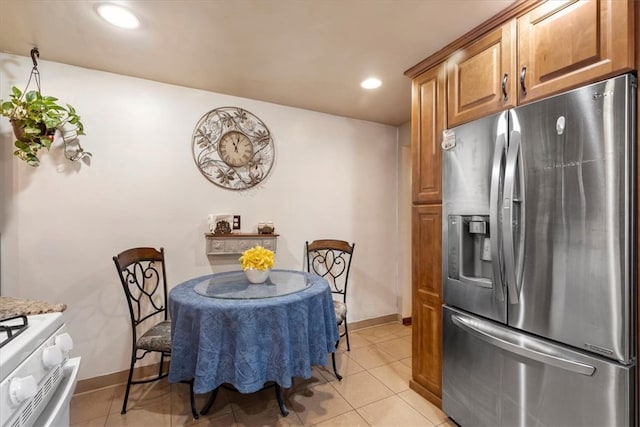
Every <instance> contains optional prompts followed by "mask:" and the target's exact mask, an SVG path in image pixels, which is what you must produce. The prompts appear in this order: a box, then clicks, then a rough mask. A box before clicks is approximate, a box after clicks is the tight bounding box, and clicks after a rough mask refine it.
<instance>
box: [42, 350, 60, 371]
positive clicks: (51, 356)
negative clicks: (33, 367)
mask: <svg viewBox="0 0 640 427" xmlns="http://www.w3.org/2000/svg"><path fill="white" fill-rule="evenodd" d="M62 359H63V357H62V352H61V351H60V349H59V348H58V347H57V346H55V345H52V346H51V347H47V348H45V349H44V350H43V351H42V363H43V364H44V366H45V368H47V369H51V368H54V367H56V366H58V365H60V363H62Z"/></svg>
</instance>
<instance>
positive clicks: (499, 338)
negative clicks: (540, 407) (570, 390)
mask: <svg viewBox="0 0 640 427" xmlns="http://www.w3.org/2000/svg"><path fill="white" fill-rule="evenodd" d="M451 320H452V322H453V323H454V324H455V325H456V326H458V327H459V328H461V329H463V330H464V331H466V332H467V333H469V334H471V335H473V336H474V337H476V338H478V339H481V340H483V341H485V342H487V343H489V344H491V345H493V346H495V347H498V348H500V349H502V350H505V351H507V352H509V353H513V354H517V355H518V356H521V357H524V358H527V359H531V360H535V361H537V362H540V363H543V364H545V365H551V366H555V367H557V368H560V369H564V370H566V371H571V372H575V373H577V374H581V375H586V376H592V375H593V374H594V372H595V371H596V368H595V367H594V366H591V365H587V364H586V363H582V362H578V361H575V360H571V359H567V358H565V357H560V356H557V355H554V354H550V353H548V352H545V351H544V350H545V349H544V348H541V346H540V344H537V345H536V347H538V348H535V349H534V348H530V347H527V345H526V340H527V338H526V337H523V336H522V334H516V333H512V332H509V331H507V330H500V329H498V328H494V327H491V325H490V324H488V326H489V327H485V326H484V325H482V324H480V323H479V322H477V321H474V320H472V319H467V318H464V317H462V316H459V315H453V316H451ZM483 329H487V330H483Z"/></svg>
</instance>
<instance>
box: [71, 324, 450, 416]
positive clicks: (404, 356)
mask: <svg viewBox="0 0 640 427" xmlns="http://www.w3.org/2000/svg"><path fill="white" fill-rule="evenodd" d="M349 338H350V342H351V351H346V342H345V339H344V338H343V339H342V340H341V344H340V348H339V350H338V352H337V355H336V359H337V362H338V371H339V372H340V373H341V374H342V375H343V379H342V381H337V380H336V378H335V376H334V374H333V370H332V368H331V358H330V357H329V358H328V359H327V365H326V366H325V367H314V368H313V375H312V377H311V378H310V379H308V380H303V379H300V378H297V379H294V384H293V386H292V387H291V388H289V389H283V395H284V399H285V404H286V405H287V408H288V409H289V416H287V417H283V416H282V415H281V414H280V411H279V408H278V404H277V402H276V398H275V394H274V391H273V389H272V388H271V389H266V390H263V391H260V392H257V393H252V394H240V393H235V392H232V391H228V390H225V389H221V390H220V392H219V393H218V397H217V399H216V403H215V404H214V407H213V408H212V409H211V410H210V411H209V413H208V414H207V415H206V416H204V415H203V416H201V417H200V419H199V420H194V419H193V418H192V417H191V410H190V406H189V390H188V386H187V385H186V384H169V383H168V382H167V381H166V380H161V381H157V382H155V383H151V384H145V385H138V386H132V389H131V394H130V397H129V405H128V406H129V407H128V409H127V413H126V415H121V414H120V409H121V406H122V397H123V395H124V385H120V386H114V387H109V388H105V389H101V390H96V391H92V392H87V393H83V394H78V395H75V396H74V397H73V399H72V401H71V426H73V427H79V426H90V427H94V426H136V427H137V426H154V427H164V426H166V427H171V426H214V425H215V426H238V427H240V426H349V427H356V426H381V427H382V426H389V427H412V426H425V427H431V426H443V427H444V426H447V427H453V426H455V424H454V423H453V422H451V421H450V420H449V419H448V418H447V416H446V415H445V414H444V413H443V412H442V411H441V410H440V409H438V408H437V407H435V406H434V405H432V404H431V403H429V402H428V401H426V400H425V399H423V398H422V397H421V396H420V395H418V394H417V393H415V392H414V391H413V390H411V389H409V379H410V377H411V327H410V326H403V325H401V324H399V323H387V324H384V325H380V326H375V327H372V328H367V329H360V330H357V331H353V332H350V333H349ZM207 397H208V395H202V396H197V397H196V403H197V407H198V408H202V406H203V405H204V403H205V401H206V399H207Z"/></svg>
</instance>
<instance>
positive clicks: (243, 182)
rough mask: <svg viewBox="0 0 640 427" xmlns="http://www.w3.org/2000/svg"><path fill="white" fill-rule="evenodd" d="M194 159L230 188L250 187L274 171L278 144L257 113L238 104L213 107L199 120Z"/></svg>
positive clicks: (207, 174) (206, 173)
mask: <svg viewBox="0 0 640 427" xmlns="http://www.w3.org/2000/svg"><path fill="white" fill-rule="evenodd" d="M191 142H192V150H193V159H194V160H195V162H196V166H197V167H198V169H199V170H200V172H202V174H203V175H204V176H205V177H206V178H207V179H208V180H209V181H211V182H212V183H214V184H216V185H218V186H220V187H223V188H226V189H229V190H246V189H249V188H251V187H254V186H256V185H258V184H259V183H261V182H262V181H263V180H264V179H265V178H266V177H267V176H268V175H269V172H271V168H272V167H273V162H274V159H275V147H274V143H273V139H272V138H271V132H269V129H268V128H267V126H266V125H265V124H264V123H263V122H262V121H261V120H260V119H259V118H257V117H256V116H254V115H253V114H251V113H250V112H248V111H247V110H244V109H242V108H237V107H221V108H216V109H215V110H211V111H209V112H208V113H207V114H205V115H204V116H202V118H201V119H200V121H198V123H197V124H196V128H195V130H194V131H193V137H192V141H191Z"/></svg>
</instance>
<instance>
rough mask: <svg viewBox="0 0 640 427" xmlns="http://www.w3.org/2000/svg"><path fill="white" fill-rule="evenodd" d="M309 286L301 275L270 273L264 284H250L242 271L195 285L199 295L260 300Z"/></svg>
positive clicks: (294, 291) (309, 283)
mask: <svg viewBox="0 0 640 427" xmlns="http://www.w3.org/2000/svg"><path fill="white" fill-rule="evenodd" d="M309 286H311V282H310V281H309V279H308V278H307V276H305V275H304V274H303V273H296V272H291V271H272V272H271V274H270V275H269V278H268V279H267V280H266V282H264V283H260V284H251V283H249V281H248V280H247V277H246V276H245V274H244V271H237V272H232V273H229V274H224V273H223V274H218V275H215V276H213V277H210V278H207V279H204V280H203V281H201V282H199V283H197V284H196V285H195V287H194V290H195V291H196V292H197V293H199V294H200V295H203V296H206V297H211V298H222V299H261V298H273V297H280V296H283V295H289V294H294V293H296V292H300V291H303V290H305V289H307V288H308V287H309Z"/></svg>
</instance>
